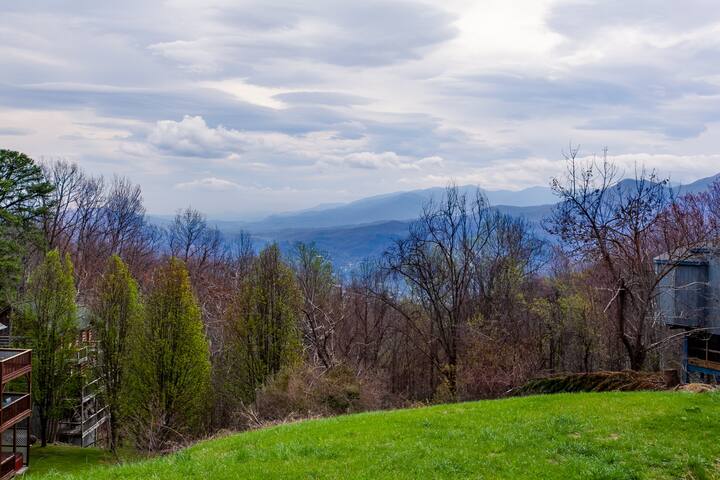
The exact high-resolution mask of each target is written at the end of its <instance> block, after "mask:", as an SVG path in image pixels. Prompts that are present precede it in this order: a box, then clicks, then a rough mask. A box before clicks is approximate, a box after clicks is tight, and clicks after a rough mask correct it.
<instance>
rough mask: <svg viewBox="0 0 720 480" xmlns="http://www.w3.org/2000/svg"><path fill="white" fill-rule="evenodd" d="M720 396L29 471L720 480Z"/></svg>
mask: <svg viewBox="0 0 720 480" xmlns="http://www.w3.org/2000/svg"><path fill="white" fill-rule="evenodd" d="M718 462H720V395H717V394H690V393H670V392H642V393H640V392H633V393H594V394H560V395H546V396H534V397H525V398H511V399H505V400H496V401H484V402H473V403H464V404H454V405H440V406H435V407H430V408H421V409H412V410H400V411H394V412H379V413H367V414H361V415H352V416H346V417H339V418H333V419H328V420H320V421H308V422H303V423H298V424H293V425H284V426H280V427H274V428H269V429H264V430H258V431H253V432H248V433H243V434H239V435H233V436H229V437H226V438H221V439H217V440H212V441H206V442H202V443H199V444H197V445H195V446H194V447H192V448H189V449H187V450H184V451H181V452H179V453H177V454H175V455H172V456H169V457H165V458H158V459H154V460H150V461H144V462H138V463H134V464H126V465H122V466H114V467H95V468H93V469H91V470H82V471H77V472H76V473H75V475H74V476H61V475H56V476H52V475H51V476H33V478H77V479H81V478H94V479H116V478H123V479H125V478H132V479H141V478H153V479H183V478H217V479H224V478H237V479H241V478H250V479H255V478H257V479H260V478H263V479H265V478H314V479H317V478H328V479H329V478H362V479H378V478H387V479H401V478H407V479H411V478H413V479H414V478H487V479H497V478H513V479H523V478H526V479H540V478H548V479H555V478H557V479H569V478H578V479H580V478H582V479H640V478H652V479H656V478H658V479H663V478H667V479H676V478H694V479H704V478H720V470H719V468H720V467H719V465H720V464H719V463H718Z"/></svg>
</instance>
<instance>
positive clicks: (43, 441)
mask: <svg viewBox="0 0 720 480" xmlns="http://www.w3.org/2000/svg"><path fill="white" fill-rule="evenodd" d="M47 433H48V418H47V415H40V446H41V447H47Z"/></svg>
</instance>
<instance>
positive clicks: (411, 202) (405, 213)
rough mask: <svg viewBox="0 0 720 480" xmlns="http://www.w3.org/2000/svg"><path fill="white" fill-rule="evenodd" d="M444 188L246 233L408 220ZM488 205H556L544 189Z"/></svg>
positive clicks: (265, 223)
mask: <svg viewBox="0 0 720 480" xmlns="http://www.w3.org/2000/svg"><path fill="white" fill-rule="evenodd" d="M459 188H460V189H461V191H463V192H465V193H474V192H475V190H476V189H477V188H478V187H476V186H475V185H465V186H461V187H459ZM444 191H445V188H444V187H434V188H427V189H422V190H410V191H404V192H393V193H388V194H384V195H375V196H372V197H366V198H362V199H360V200H356V201H354V202H349V203H345V204H341V205H333V206H330V207H328V208H317V207H316V208H312V209H308V210H303V211H299V212H287V213H281V214H275V215H270V216H269V217H266V218H265V219H263V220H260V221H257V222H248V223H246V224H245V228H246V229H247V230H249V231H272V230H284V229H288V228H309V227H315V228H325V227H339V226H349V225H362V224H369V223H376V222H383V221H391V220H411V219H414V218H417V217H418V216H419V215H420V214H421V213H422V208H423V206H424V205H425V204H426V203H427V202H428V201H429V200H431V199H433V198H436V199H437V198H442V194H443V193H444ZM483 193H484V194H485V196H486V197H487V198H488V201H489V202H490V204H491V205H503V206H508V207H536V206H538V205H547V204H552V203H554V202H555V200H556V199H555V196H554V194H553V193H552V190H551V189H550V188H547V187H530V188H526V189H523V190H518V191H511V190H487V191H483Z"/></svg>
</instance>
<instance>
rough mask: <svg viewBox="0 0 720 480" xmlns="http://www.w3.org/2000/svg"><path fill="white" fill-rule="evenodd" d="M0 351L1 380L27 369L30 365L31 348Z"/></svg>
mask: <svg viewBox="0 0 720 480" xmlns="http://www.w3.org/2000/svg"><path fill="white" fill-rule="evenodd" d="M0 352H2V353H3V356H2V357H0V374H1V375H2V380H3V382H4V381H5V380H6V379H9V378H12V377H13V374H15V373H17V372H19V371H22V370H27V369H28V368H29V367H30V366H31V365H32V351H31V350H20V349H18V350H15V349H12V350H11V349H2V350H0Z"/></svg>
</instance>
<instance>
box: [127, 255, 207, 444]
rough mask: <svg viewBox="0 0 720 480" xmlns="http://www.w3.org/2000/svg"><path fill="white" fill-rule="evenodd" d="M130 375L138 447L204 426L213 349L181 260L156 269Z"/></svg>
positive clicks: (132, 358) (130, 396) (134, 350)
mask: <svg viewBox="0 0 720 480" xmlns="http://www.w3.org/2000/svg"><path fill="white" fill-rule="evenodd" d="M128 375H129V376H130V379H131V380H130V388H129V390H128V395H129V398H131V399H132V400H131V408H132V409H133V417H134V422H133V423H134V433H135V436H136V441H137V442H138V446H140V447H142V448H146V449H148V450H158V449H162V448H164V447H165V446H166V445H167V443H168V442H170V441H173V440H174V439H177V438H178V436H180V437H182V436H183V435H185V434H188V433H190V434H192V433H196V432H197V431H198V430H199V429H200V428H201V427H202V425H203V421H204V420H205V418H206V415H205V414H206V412H208V411H209V409H208V408H206V407H207V406H208V394H209V384H210V360H209V349H208V342H207V340H206V338H205V333H204V331H203V324H202V319H201V316H200V308H199V307H198V304H197V301H196V299H195V297H194V295H193V293H192V289H191V286H190V278H189V276H188V272H187V269H186V268H185V264H184V263H183V262H182V261H181V260H179V259H176V258H170V259H169V260H168V261H167V262H166V263H165V264H164V265H162V266H161V267H160V268H159V269H158V271H157V272H156V273H155V278H154V285H153V288H152V291H151V292H150V295H149V296H148V299H147V302H146V305H145V309H144V314H143V324H142V328H140V329H139V331H138V335H136V336H135V337H134V338H133V339H132V354H131V362H130V367H129V370H128Z"/></svg>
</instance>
